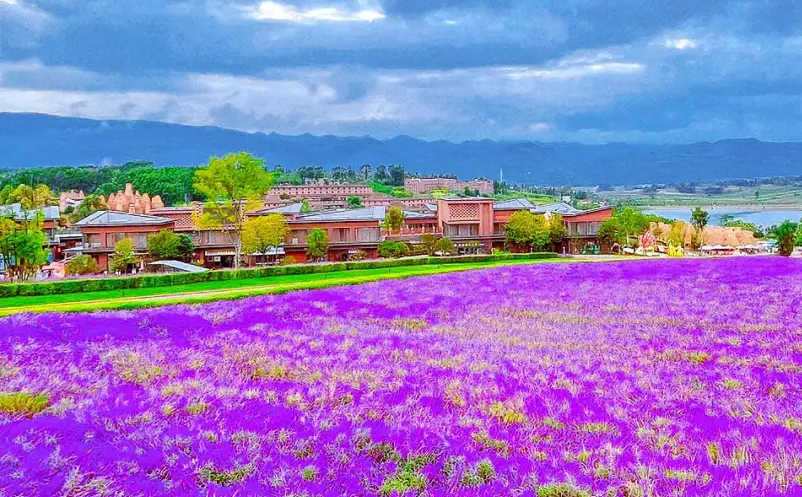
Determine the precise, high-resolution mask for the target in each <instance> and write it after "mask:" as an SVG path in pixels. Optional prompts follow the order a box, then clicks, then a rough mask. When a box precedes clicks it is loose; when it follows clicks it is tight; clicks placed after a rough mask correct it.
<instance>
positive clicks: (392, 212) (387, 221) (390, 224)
mask: <svg viewBox="0 0 802 497" xmlns="http://www.w3.org/2000/svg"><path fill="white" fill-rule="evenodd" d="M406 217H407V216H406V214H404V211H403V210H402V209H401V208H400V207H397V206H392V207H390V208H389V209H387V214H385V216H384V223H382V227H383V228H384V229H386V230H390V231H397V230H400V229H401V227H402V226H404V219H406Z"/></svg>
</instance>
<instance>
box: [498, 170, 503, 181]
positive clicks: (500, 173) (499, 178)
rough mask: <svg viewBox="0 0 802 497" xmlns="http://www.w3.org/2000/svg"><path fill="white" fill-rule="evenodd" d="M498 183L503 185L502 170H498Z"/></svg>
mask: <svg viewBox="0 0 802 497" xmlns="http://www.w3.org/2000/svg"><path fill="white" fill-rule="evenodd" d="M498 182H499V183H504V169H502V168H498Z"/></svg>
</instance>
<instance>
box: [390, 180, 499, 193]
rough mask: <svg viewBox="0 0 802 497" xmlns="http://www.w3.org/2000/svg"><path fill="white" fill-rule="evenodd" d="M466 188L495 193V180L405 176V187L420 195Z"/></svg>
mask: <svg viewBox="0 0 802 497" xmlns="http://www.w3.org/2000/svg"><path fill="white" fill-rule="evenodd" d="M465 188H469V189H471V190H477V191H478V192H479V194H480V195H492V194H493V182H492V181H490V180H486V179H475V180H472V181H460V180H458V179H456V178H405V179H404V189H406V190H407V191H410V192H412V193H413V194H416V195H419V194H422V193H430V192H432V191H434V190H448V191H452V192H457V191H463V190H465Z"/></svg>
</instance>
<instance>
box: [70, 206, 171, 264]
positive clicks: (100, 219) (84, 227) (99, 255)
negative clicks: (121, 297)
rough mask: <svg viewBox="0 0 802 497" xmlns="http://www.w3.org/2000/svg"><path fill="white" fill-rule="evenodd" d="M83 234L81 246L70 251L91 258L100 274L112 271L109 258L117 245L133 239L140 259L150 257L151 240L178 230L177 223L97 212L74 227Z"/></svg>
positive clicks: (168, 220) (133, 215)
mask: <svg viewBox="0 0 802 497" xmlns="http://www.w3.org/2000/svg"><path fill="white" fill-rule="evenodd" d="M73 226H74V227H75V228H78V229H80V230H81V237H82V240H81V243H79V244H77V245H75V246H74V247H73V248H71V249H68V250H67V251H68V252H69V253H71V254H88V255H91V256H92V257H93V258H95V260H96V261H97V263H98V268H100V270H101V271H106V270H108V268H109V256H110V255H111V254H112V253H113V252H114V247H115V246H116V245H117V242H119V241H120V240H122V239H124V238H130V239H131V240H132V241H133V242H134V248H135V250H136V252H137V253H138V254H140V255H144V254H147V250H148V239H149V238H150V237H151V236H153V235H155V234H156V233H158V232H159V231H161V230H164V229H169V230H174V229H175V221H174V220H172V219H167V218H165V217H159V216H148V215H144V214H132V213H127V212H115V211H97V212H94V213H92V214H90V215H89V216H87V217H85V218H84V219H81V220H80V221H78V222H77V223H75V224H74V225H73Z"/></svg>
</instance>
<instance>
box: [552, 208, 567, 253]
mask: <svg viewBox="0 0 802 497" xmlns="http://www.w3.org/2000/svg"><path fill="white" fill-rule="evenodd" d="M566 236H568V229H566V227H565V224H563V217H562V216H561V215H560V214H552V215H551V219H549V244H551V247H552V249H554V250H557V247H559V246H561V245H562V243H563V240H565V237H566Z"/></svg>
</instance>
